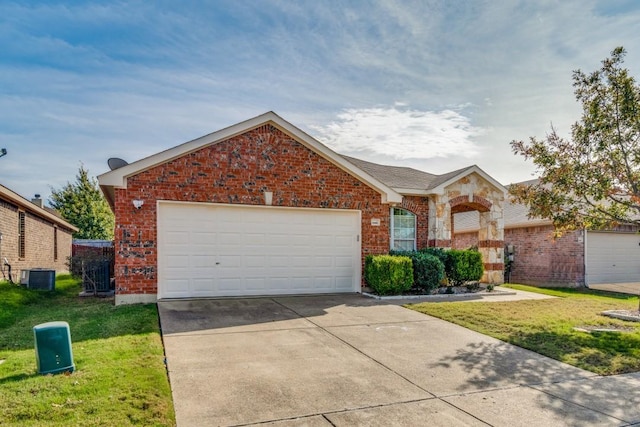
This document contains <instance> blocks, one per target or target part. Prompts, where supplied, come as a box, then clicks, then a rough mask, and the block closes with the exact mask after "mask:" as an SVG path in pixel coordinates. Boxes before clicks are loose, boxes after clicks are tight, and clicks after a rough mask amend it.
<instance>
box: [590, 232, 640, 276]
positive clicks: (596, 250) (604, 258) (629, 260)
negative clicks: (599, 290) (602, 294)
mask: <svg viewBox="0 0 640 427" xmlns="http://www.w3.org/2000/svg"><path fill="white" fill-rule="evenodd" d="M586 261H587V263H586V264H587V265H586V270H587V277H586V281H587V285H589V284H598V283H628V282H640V235H638V234H635V233H598V232H592V231H590V232H588V233H587V254H586Z"/></svg>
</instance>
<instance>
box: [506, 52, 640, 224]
mask: <svg viewBox="0 0 640 427" xmlns="http://www.w3.org/2000/svg"><path fill="white" fill-rule="evenodd" d="M625 54H626V51H625V50H624V48H622V47H617V48H616V49H614V50H613V51H612V52H611V57H610V58H607V59H605V60H603V61H602V67H601V68H600V69H598V70H596V71H594V72H592V73H590V74H586V73H584V72H582V71H580V70H577V71H574V72H573V87H574V93H575V96H576V99H577V101H578V102H580V103H581V104H582V116H581V117H580V120H579V121H577V122H576V123H574V124H573V126H572V127H571V139H570V140H567V139H565V138H562V137H560V136H559V135H558V134H557V133H556V130H555V129H554V128H553V126H552V128H551V132H550V133H549V134H548V135H547V136H546V138H545V139H542V140H540V139H536V138H535V137H531V138H530V139H529V141H528V142H524V141H512V142H511V147H512V149H513V152H514V153H515V154H519V155H522V156H524V158H525V159H527V160H531V161H533V163H534V164H535V165H536V167H537V173H538V174H539V179H538V180H537V182H536V183H534V184H529V185H525V184H519V185H513V186H511V188H510V193H511V195H512V198H513V199H514V200H515V201H516V202H519V203H524V204H526V205H527V206H528V208H529V216H530V217H539V218H546V219H551V220H552V221H553V224H554V226H555V227H556V230H557V232H558V233H562V232H564V231H569V230H574V229H578V228H583V227H585V228H589V229H601V228H609V227H615V226H617V225H620V224H635V225H640V87H639V86H638V85H637V84H636V82H635V80H634V78H633V77H632V76H631V75H630V74H629V71H628V70H627V69H625V68H623V67H622V63H623V62H624V56H625Z"/></svg>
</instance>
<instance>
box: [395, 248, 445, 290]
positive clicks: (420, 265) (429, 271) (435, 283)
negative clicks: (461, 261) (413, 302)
mask: <svg viewBox="0 0 640 427" xmlns="http://www.w3.org/2000/svg"><path fill="white" fill-rule="evenodd" d="M442 252H443V253H444V251H442ZM390 254H391V255H403V256H407V257H409V258H411V263H412V265H413V284H414V286H417V287H419V288H421V289H423V290H424V291H426V292H431V291H432V290H434V289H437V288H438V287H440V283H441V282H442V279H443V278H444V264H443V263H442V261H440V259H439V258H438V257H437V256H435V255H432V254H430V253H427V252H424V251H419V252H415V251H411V252H400V251H391V252H390Z"/></svg>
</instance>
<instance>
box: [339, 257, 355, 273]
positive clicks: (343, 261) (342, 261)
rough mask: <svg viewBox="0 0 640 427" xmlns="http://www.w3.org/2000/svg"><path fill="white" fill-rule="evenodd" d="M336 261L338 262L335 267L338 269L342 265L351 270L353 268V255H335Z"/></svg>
mask: <svg viewBox="0 0 640 427" xmlns="http://www.w3.org/2000/svg"><path fill="white" fill-rule="evenodd" d="M335 261H336V264H335V268H336V269H338V268H340V267H345V268H347V269H349V270H351V269H352V268H353V258H351V257H345V256H343V257H340V256H338V257H335Z"/></svg>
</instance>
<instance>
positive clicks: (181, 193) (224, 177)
mask: <svg viewBox="0 0 640 427" xmlns="http://www.w3.org/2000/svg"><path fill="white" fill-rule="evenodd" d="M127 187H128V188H127V189H116V191H115V214H116V219H117V220H116V224H117V225H116V230H115V245H116V246H115V251H116V267H115V268H116V271H115V277H116V284H117V287H118V292H119V293H121V294H148V293H156V292H157V282H156V275H157V237H156V217H157V213H156V200H182V201H190V202H211V203H231V204H245V205H264V197H263V191H271V192H273V205H274V206H290V207H309V208H332V209H356V210H360V211H361V212H362V256H363V259H364V256H365V255H367V254H370V253H385V252H387V251H388V250H389V207H388V205H383V204H382V203H381V197H380V194H379V193H377V192H376V191H374V190H373V189H371V188H369V187H367V186H366V185H365V184H363V183H362V182H360V181H358V180H357V179H355V178H353V177H352V176H351V175H349V174H348V173H346V172H344V171H343V170H341V169H339V168H338V167H336V166H334V165H333V164H332V163H330V162H329V161H327V160H325V159H324V158H322V157H320V156H318V155H317V154H315V153H314V152H312V151H311V150H309V149H307V148H306V147H304V146H303V145H302V144H300V143H298V142H297V141H295V140H294V139H292V138H291V137H289V136H288V135H287V134H285V133H283V132H281V131H280V130H278V129H277V128H275V127H273V126H270V125H265V126H261V127H259V128H256V129H254V130H252V131H248V132H246V133H244V134H242V135H239V136H235V137H233V138H230V139H228V140H226V141H222V142H220V143H217V144H215V145H211V146H208V147H205V148H202V149H200V150H198V151H195V152H193V153H190V154H186V155H184V156H182V157H180V158H178V159H175V160H173V161H170V162H168V163H165V164H162V165H159V166H156V167H154V168H152V169H149V170H147V171H145V172H142V173H140V174H138V175H136V176H133V177H130V178H128V182H127ZM133 199H142V200H144V206H143V207H142V209H139V210H137V209H135V208H134V207H133V205H132V200H133ZM372 218H378V219H380V226H371V219H372Z"/></svg>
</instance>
